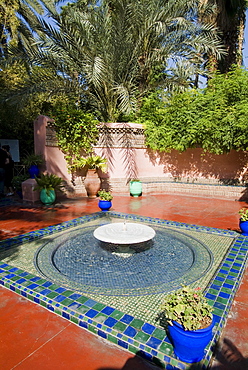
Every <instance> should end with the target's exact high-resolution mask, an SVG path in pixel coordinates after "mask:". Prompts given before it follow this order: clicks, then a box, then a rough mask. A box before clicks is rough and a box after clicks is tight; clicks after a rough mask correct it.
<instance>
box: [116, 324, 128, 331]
mask: <svg viewBox="0 0 248 370" xmlns="http://www.w3.org/2000/svg"><path fill="white" fill-rule="evenodd" d="M126 327H127V325H126V324H123V322H117V324H115V325H114V329H115V330H118V331H119V332H121V333H122V332H123V331H124V330H125V329H126Z"/></svg>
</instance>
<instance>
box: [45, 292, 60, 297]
mask: <svg viewBox="0 0 248 370" xmlns="http://www.w3.org/2000/svg"><path fill="white" fill-rule="evenodd" d="M58 295H59V294H58V293H56V292H51V293H48V294H47V297H48V298H55V297H58Z"/></svg>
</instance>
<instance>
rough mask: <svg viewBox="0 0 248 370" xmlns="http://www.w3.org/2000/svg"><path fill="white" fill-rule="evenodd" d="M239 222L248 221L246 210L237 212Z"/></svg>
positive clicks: (247, 210) (247, 211)
mask: <svg viewBox="0 0 248 370" xmlns="http://www.w3.org/2000/svg"><path fill="white" fill-rule="evenodd" d="M239 216H240V221H248V208H241V209H240V210H239Z"/></svg>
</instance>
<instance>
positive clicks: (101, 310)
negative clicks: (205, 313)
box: [0, 212, 248, 369]
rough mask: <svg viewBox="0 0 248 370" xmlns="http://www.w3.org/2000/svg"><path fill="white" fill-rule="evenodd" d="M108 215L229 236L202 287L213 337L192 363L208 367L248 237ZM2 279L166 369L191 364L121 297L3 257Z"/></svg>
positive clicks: (35, 236) (7, 245)
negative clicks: (63, 282)
mask: <svg viewBox="0 0 248 370" xmlns="http://www.w3.org/2000/svg"><path fill="white" fill-rule="evenodd" d="M108 214H109V215H111V217H117V218H126V219H128V220H134V221H139V222H145V223H147V224H154V225H160V226H162V225H165V226H166V227H171V228H175V229H177V230H182V231H183V232H186V233H189V234H191V233H192V234H194V235H195V234H196V233H198V235H199V237H200V235H205V236H209V237H210V236H211V237H212V236H213V237H214V238H216V240H218V238H223V237H224V238H227V239H228V240H229V241H230V248H229V250H228V252H227V254H226V255H225V256H223V258H224V259H223V261H221V263H220V266H219V267H218V269H217V270H216V272H215V275H214V276H213V278H212V279H211V282H210V283H209V284H208V286H207V288H206V296H207V298H208V299H209V302H210V303H211V304H212V305H213V307H214V314H215V318H216V325H215V331H214V336H213V338H212V342H211V343H210V345H209V347H208V349H207V351H206V356H205V359H204V361H202V363H201V364H200V365H197V366H196V368H197V367H198V368H203V369H204V368H206V367H207V365H208V363H209V361H210V359H211V356H212V349H213V345H214V344H215V342H216V340H217V339H218V337H219V335H220V332H221V330H222V328H223V325H224V323H225V320H226V318H227V314H228V311H229V308H230V305H231V302H232V300H233V297H234V294H235V292H236V290H237V288H238V285H239V282H240V280H241V276H242V273H243V270H244V266H245V262H246V258H247V249H248V239H247V238H246V237H243V236H240V235H238V234H237V233H236V232H232V231H227V230H219V229H213V228H207V227H199V226H194V225H187V224H182V223H177V222H169V221H164V220H160V219H154V218H150V217H139V216H132V215H127V214H120V213H114V212H109V213H108ZM101 217H103V213H96V214H93V215H91V216H84V217H81V218H78V219H75V220H72V221H69V222H64V223H62V224H60V225H57V226H54V227H48V228H44V229H42V230H38V231H36V232H31V233H27V234H24V235H21V236H19V237H16V238H12V239H8V240H5V241H2V242H1V243H0V248H1V249H2V250H8V251H10V250H12V251H14V249H15V248H17V246H18V245H19V246H24V245H25V243H26V242H31V241H35V240H36V241H37V242H38V241H39V243H40V242H41V241H42V239H41V238H42V237H44V236H47V235H54V233H58V235H59V233H60V232H61V231H63V230H69V229H70V228H73V227H74V226H76V225H80V224H87V223H88V222H90V221H92V220H97V219H99V218H101ZM217 244H218V243H217ZM0 279H1V280H0V281H1V284H2V285H4V286H5V287H7V288H9V289H11V290H13V291H15V292H16V293H18V294H20V295H22V296H24V297H26V298H28V299H30V300H31V301H33V302H35V303H37V304H40V305H42V306H44V307H46V308H47V309H49V310H51V311H52V312H55V313H57V314H58V315H61V316H62V317H64V318H65V319H68V320H70V321H72V322H74V323H75V324H77V325H79V326H81V327H84V328H86V329H88V330H89V331H91V332H93V333H95V334H97V335H99V336H100V337H102V338H104V339H106V340H109V341H110V342H112V343H115V344H117V345H119V346H121V347H122V348H125V349H127V350H129V351H130V352H132V353H139V354H141V355H142V356H143V357H145V358H148V359H152V360H153V361H154V362H155V363H156V362H157V363H158V362H160V363H163V364H164V366H165V367H166V368H167V369H172V367H173V368H174V369H176V368H178V369H187V368H189V367H190V368H192V365H187V364H185V363H182V362H181V361H179V360H177V359H176V358H175V357H174V355H173V348H172V346H171V344H170V343H169V340H168V338H167V337H166V335H165V332H164V330H163V329H162V328H161V327H159V325H157V324H156V323H154V322H153V321H152V319H150V318H149V315H148V319H146V316H143V317H141V316H142V315H141V314H140V313H139V312H137V311H136V308H135V307H134V308H133V311H132V310H129V309H128V310H125V304H123V302H121V299H115V298H113V297H112V303H113V304H110V302H111V301H108V300H107V301H105V302H104V299H103V297H102V299H101V297H99V296H97V299H96V298H95V297H93V296H92V295H85V294H81V293H78V292H75V291H73V290H72V289H68V288H66V287H65V286H59V285H58V284H55V283H53V282H52V281H48V280H47V279H44V278H42V277H39V276H36V275H35V273H30V272H28V271H25V269H21V268H20V267H17V266H13V265H10V264H7V263H5V262H3V263H1V265H0ZM142 299H143V297H142ZM134 306H135V305H134ZM131 311H132V312H131ZM136 312H137V314H136Z"/></svg>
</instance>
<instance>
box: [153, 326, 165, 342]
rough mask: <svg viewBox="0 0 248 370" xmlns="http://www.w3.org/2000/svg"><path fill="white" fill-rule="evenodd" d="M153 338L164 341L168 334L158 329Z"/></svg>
mask: <svg viewBox="0 0 248 370" xmlns="http://www.w3.org/2000/svg"><path fill="white" fill-rule="evenodd" d="M152 336H153V337H155V338H157V339H160V340H163V339H164V338H165V337H166V332H165V330H163V329H159V328H156V329H155V330H154V332H153V333H152Z"/></svg>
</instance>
